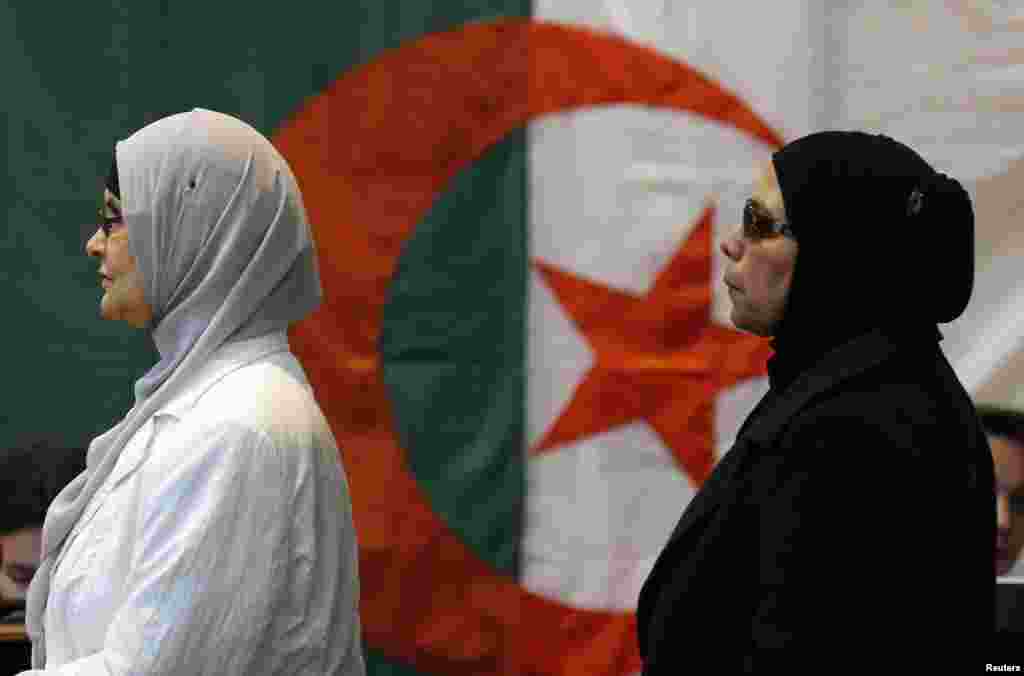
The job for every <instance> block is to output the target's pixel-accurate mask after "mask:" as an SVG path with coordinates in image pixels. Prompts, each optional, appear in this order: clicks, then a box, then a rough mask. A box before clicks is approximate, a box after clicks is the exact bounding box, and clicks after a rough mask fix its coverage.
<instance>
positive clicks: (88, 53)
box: [0, 0, 530, 676]
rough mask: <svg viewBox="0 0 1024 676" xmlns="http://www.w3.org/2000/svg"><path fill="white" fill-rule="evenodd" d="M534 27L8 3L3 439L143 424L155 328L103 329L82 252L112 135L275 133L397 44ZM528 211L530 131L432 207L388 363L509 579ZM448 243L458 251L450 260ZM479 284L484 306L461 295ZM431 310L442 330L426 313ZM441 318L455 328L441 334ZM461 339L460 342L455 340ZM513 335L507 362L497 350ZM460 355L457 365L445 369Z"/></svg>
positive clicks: (424, 474)
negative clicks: (505, 296) (131, 412)
mask: <svg viewBox="0 0 1024 676" xmlns="http://www.w3.org/2000/svg"><path fill="white" fill-rule="evenodd" d="M529 14H530V3H529V2H528V1H527V0H480V1H478V2H454V1H449V0H445V1H444V2H440V1H438V2H417V3H411V2H404V3H400V2H398V0H362V2H359V3H352V2H338V3H321V2H313V1H311V0H306V1H303V0H297V1H296V2H291V3H288V4H287V5H284V6H263V5H240V4H238V3H219V2H195V1H188V0H186V1H185V2H176V3H171V2H169V0H161V1H159V2H152V1H150V2H125V1H120V2H118V1H115V0H107V1H104V0H101V1H100V2H93V3H68V4H62V5H60V7H59V8H55V6H53V5H51V4H47V3H29V2H12V1H11V0H6V1H2V2H0V62H2V63H3V64H4V80H5V81H4V85H5V92H4V106H3V111H2V112H0V116H2V117H0V120H2V122H3V123H4V124H3V129H4V130H5V131H6V139H5V140H6V142H5V148H6V153H5V157H6V162H7V180H6V181H4V182H2V183H0V205H2V206H0V209H3V210H4V211H5V222H4V225H3V227H2V228H0V257H2V259H0V283H3V285H4V288H5V290H6V293H5V302H4V322H3V325H4V328H5V331H4V338H3V347H4V351H5V354H6V356H7V360H6V364H7V368H6V375H7V378H6V382H7V390H6V396H5V397H4V406H3V408H2V413H0V445H12V444H14V443H18V442H19V441H20V440H24V439H31V438H33V437H34V436H35V435H36V434H42V433H45V434H46V435H47V436H48V437H50V438H52V437H54V436H56V437H58V438H60V439H62V440H65V441H66V442H67V443H70V444H76V443H77V444H82V445H84V444H85V443H87V442H88V440H89V439H91V438H92V437H93V436H95V435H96V434H98V433H100V432H102V431H104V430H106V429H107V428H108V427H109V426H110V425H111V424H113V423H114V422H115V421H116V420H118V419H120V418H121V417H122V416H123V415H124V414H125V413H126V412H127V410H128V409H129V408H130V407H131V405H132V385H133V383H134V382H135V380H136V379H137V378H138V377H139V376H141V375H142V374H143V373H145V372H146V371H147V370H148V369H149V367H150V366H151V365H152V364H153V363H154V362H155V361H156V359H157V356H156V354H155V352H154V350H153V347H152V343H151V342H150V340H149V338H148V337H147V336H146V335H145V334H144V333H143V332H139V331H136V330H134V329H131V328H130V327H128V326H127V325H124V324H122V323H112V322H104V321H102V320H100V319H99V315H98V311H99V299H100V297H101V295H102V292H101V289H100V286H99V284H98V283H97V282H98V275H97V268H98V265H97V263H96V262H95V261H93V260H90V259H88V258H87V257H86V256H85V255H84V252H83V249H84V243H85V228H84V227H83V225H84V224H86V223H91V222H92V220H93V219H94V216H95V211H96V207H97V205H98V199H99V195H100V192H101V190H102V180H103V178H104V177H105V176H106V172H107V169H108V168H109V163H110V157H111V152H112V149H113V144H114V142H115V141H116V140H118V139H121V138H124V137H125V136H126V135H128V134H129V133H131V132H132V131H134V130H136V129H138V128H139V127H141V126H143V125H145V124H147V123H149V122H151V121H153V120H155V119H158V118H160V117H163V116H164V115H167V114H170V113H174V112H179V111H182V110H187V109H189V108H192V107H195V106H201V107H204V108H210V109H214V110H219V111H223V112H226V113H230V114H233V115H237V116H239V117H241V118H242V119H244V120H246V121H247V122H249V123H251V124H253V125H254V126H255V127H256V128H258V129H259V130H260V131H262V132H264V133H265V134H268V135H271V134H272V133H273V131H274V129H275V128H276V127H277V126H278V125H279V124H280V123H281V122H282V121H283V120H284V119H286V118H287V117H288V116H289V115H290V114H291V113H292V111H294V110H295V109H296V108H297V107H298V106H300V105H301V104H302V102H303V101H305V100H306V99H308V98H309V97H312V96H315V95H316V94H317V93H319V92H320V91H322V90H323V88H324V87H325V86H326V85H328V84H329V83H330V82H331V81H333V80H334V79H335V78H337V77H338V76H340V75H341V74H343V73H344V72H345V71H347V70H349V69H350V68H352V67H353V66H355V65H358V64H360V63H364V62H366V61H368V60H371V59H373V58H374V57H375V56H377V55H378V54H379V53H380V52H381V51H382V50H385V49H391V48H394V47H397V46H399V45H400V44H402V43H403V42H405V41H408V40H411V39H415V38H417V37H419V36H420V35H423V34H427V33H432V32H437V31H442V30H449V29H451V28H454V27H455V26H457V25H459V24H462V23H464V22H466V21H479V20H488V19H494V18H498V17H501V16H527V15H529ZM300 178H301V177H300ZM525 199H526V198H525V140H524V136H523V135H522V134H518V135H516V136H515V137H514V138H511V139H509V140H508V141H506V142H504V143H503V144H501V146H500V147H499V148H496V149H495V150H494V151H492V152H491V153H489V154H488V155H487V157H485V158H484V159H483V160H482V161H481V162H480V163H479V164H478V165H477V166H475V167H472V168H470V169H469V170H467V171H466V172H464V173H463V175H461V176H460V177H459V178H458V179H457V180H456V181H455V182H454V184H453V186H452V188H451V190H449V191H448V193H447V194H445V195H444V196H442V198H441V199H440V200H439V201H438V203H437V204H436V205H435V208H434V209H433V210H432V212H431V214H430V215H429V217H428V218H427V219H426V222H425V223H424V224H423V227H422V228H421V232H420V233H418V234H417V235H416V237H414V239H413V240H412V241H411V242H410V243H409V247H408V253H407V257H406V258H403V260H402V261H401V262H400V267H401V269H402V272H401V276H400V279H399V280H397V283H396V294H395V297H394V300H393V304H392V305H391V306H390V307H389V308H388V310H387V316H388V322H387V325H386V326H385V334H386V335H387V336H388V337H389V342H388V355H389V361H388V362H387V363H386V365H385V370H386V373H387V377H388V382H389V385H390V386H391V388H392V392H393V395H394V397H395V402H396V410H397V411H398V413H399V417H400V420H401V430H400V432H401V434H402V435H403V438H404V439H406V440H407V445H408V447H409V449H410V461H411V463H412V465H413V468H414V470H415V471H416V474H417V477H418V478H419V479H420V481H422V483H423V485H424V487H425V489H426V491H427V492H428V494H429V495H430V496H431V499H432V500H434V505H435V507H436V508H437V510H438V512H439V513H440V514H442V515H443V516H444V517H445V518H446V519H448V522H449V524H450V525H451V526H452V527H453V528H454V529H455V530H456V532H458V533H459V534H460V535H461V536H462V537H463V538H464V539H465V541H466V543H467V545H469V546H470V547H472V548H473V549H474V551H476V552H477V553H478V554H479V555H480V556H482V557H483V558H484V559H485V560H487V561H489V562H490V563H492V564H493V565H494V566H496V567H497V568H499V569H501V570H504V571H506V572H509V573H513V572H514V569H515V561H516V546H517V543H518V540H519V527H520V520H521V519H520V513H519V508H520V505H521V502H522V500H521V491H522V486H521V483H522V481H521V477H522V464H521V460H520V456H521V449H522V411H521V408H522V402H523V384H522V374H521V373H520V372H519V369H521V367H522V363H523V329H522V326H523V306H522V303H523V302H524V300H523V289H524V288H525V267H524V266H525V246H524V244H523V242H524V241H525V236H524V234H523V233H524V232H525V208H526V206H525ZM484 223H487V224H488V225H494V226H495V227H491V228H483V227H482V226H483V224H484ZM499 233H500V234H499ZM90 234H91V233H90ZM494 236H497V237H498V239H491V238H492V237H494ZM448 245H451V246H452V247H454V248H453V250H452V251H453V253H451V254H450V255H446V254H445V253H444V252H442V251H441V248H443V247H445V246H448ZM459 257H465V258H466V260H457V259H459ZM420 260H423V261H425V262H428V263H429V264H430V265H431V266H435V268H436V267H439V266H440V265H442V264H449V265H452V268H451V269H450V271H449V274H450V275H451V277H450V279H458V280H460V281H459V287H458V293H457V294H456V293H455V292H456V289H455V288H454V287H451V288H444V289H442V288H436V291H437V293H436V295H434V296H431V297H430V298H427V299H422V298H418V297H417V294H416V292H414V291H411V290H410V289H409V288H408V285H409V284H413V285H415V284H418V283H419V282H415V281H413V280H414V279H415V278H417V277H419V273H417V272H416V270H415V268H416V267H417V266H416V265H415V262H418V261H420ZM481 260H482V261H484V264H482V265H481V264H480V263H479V261H481ZM498 266H500V267H498ZM516 266H518V267H516ZM498 270H500V271H501V272H500V273H499V272H498ZM499 274H500V275H501V277H500V279H499V278H498V275H499ZM490 278H493V279H490ZM481 279H487V280H488V284H486V285H481V284H480V280H481ZM433 284H435V285H436V284H437V283H436V282H435V283H433ZM466 286H472V287H473V293H472V294H466V296H465V297H463V295H462V292H463V291H464V290H465V289H464V287H466ZM478 286H479V288H477V287H478ZM505 292H509V293H512V292H515V293H518V294H519V295H518V296H514V297H515V298H517V300H516V301H515V303H518V304H519V305H518V306H516V305H515V303H513V305H508V304H506V301H500V302H499V301H498V300H496V298H497V297H498V295H499V294H500V293H505ZM427 307H430V308H431V309H435V310H437V311H438V312H439V313H440V314H439V315H438V317H436V318H434V319H429V318H425V317H424V313H423V312H422V311H421V310H423V309H424V308H427ZM496 309H497V310H498V311H495V310H496ZM412 310H416V311H412ZM491 314H493V315H494V316H490V315H491ZM478 315H481V316H478ZM441 317H447V318H448V319H452V318H454V317H457V318H458V319H459V324H458V326H457V327H451V326H448V327H445V326H444V322H445V321H447V320H443V319H441ZM410 321H416V322H418V324H417V326H416V330H417V331H419V330H420V328H421V327H422V326H426V327H430V329H429V330H428V329H424V333H423V341H425V342H423V341H421V340H419V337H418V336H412V337H410V336H403V335H402V332H403V331H404V330H406V328H408V326H409V322H410ZM439 322H440V323H439ZM446 328H447V329H448V330H450V331H451V336H450V337H451V340H452V345H458V349H453V347H452V345H448V346H447V347H445V346H444V345H443V344H442V343H441V342H440V340H439V339H440V338H442V337H444V330H445V329H446ZM499 339H500V340H501V341H503V342H501V343H500V344H501V346H502V348H501V349H500V350H493V351H492V353H491V354H487V352H486V351H485V350H483V349H482V345H483V344H485V343H487V342H490V343H491V344H492V348H493V347H494V346H495V345H498V344H499V342H498V341H499ZM445 351H447V354H449V355H451V354H457V355H459V356H460V359H459V360H457V361H455V362H451V363H448V364H445V363H443V361H444V359H443V356H442V355H443V354H444V353H445ZM417 355H419V356H417ZM423 355H426V356H425V357H424V356H423ZM466 383H471V384H470V385H468V386H467V385H466ZM427 391H429V392H431V393H432V395H431V399H430V400H429V402H427V403H426V404H425V405H424V400H423V399H422V395H423V393H425V392H427ZM418 397H419V399H418ZM474 401H475V402H477V404H478V405H477V406H475V407H474V406H473V405H472V404H473V402H474ZM417 402H419V403H417ZM428 416H429V419H436V418H435V417H436V416H449V418H447V419H448V420H450V421H451V424H448V425H442V426H435V427H436V429H432V427H431V426H430V425H427V424H426V423H425V421H426V420H427V419H428ZM492 462H493V463H496V464H494V465H492V464H491V463H492ZM449 491H450V494H449ZM369 664H370V666H371V668H370V674H373V675H374V676H383V675H387V676H412V675H413V674H414V673H415V672H413V671H412V670H410V669H409V668H407V667H403V666H400V665H396V664H391V663H389V662H387V661H386V660H383V659H381V658H380V657H379V656H378V655H375V654H373V653H372V651H371V653H370V659H369Z"/></svg>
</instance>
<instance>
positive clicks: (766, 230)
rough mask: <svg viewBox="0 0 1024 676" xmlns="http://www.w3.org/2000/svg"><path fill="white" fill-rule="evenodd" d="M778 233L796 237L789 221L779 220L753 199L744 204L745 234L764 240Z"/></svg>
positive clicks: (754, 238)
mask: <svg viewBox="0 0 1024 676" xmlns="http://www.w3.org/2000/svg"><path fill="white" fill-rule="evenodd" d="M776 235H782V236H784V237H789V238H791V239H796V234H795V233H794V232H793V228H792V227H790V225H789V224H788V223H783V222H781V221H777V220H775V219H774V218H772V216H771V215H770V214H768V213H767V212H766V211H765V210H764V208H763V207H761V206H760V205H759V204H758V203H757V202H755V201H754V200H753V199H748V200H747V203H746V204H745V205H744V206H743V236H744V237H746V238H747V239H749V240H754V241H757V240H762V239H768V238H770V237H775V236H776Z"/></svg>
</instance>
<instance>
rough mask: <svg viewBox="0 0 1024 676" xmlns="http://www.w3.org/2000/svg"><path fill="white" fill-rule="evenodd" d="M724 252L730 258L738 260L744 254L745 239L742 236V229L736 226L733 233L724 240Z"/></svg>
mask: <svg viewBox="0 0 1024 676" xmlns="http://www.w3.org/2000/svg"><path fill="white" fill-rule="evenodd" d="M721 248H722V253H723V254H725V255H726V257H728V258H729V259H730V260H733V261H738V260H739V259H740V258H741V257H742V256H743V241H742V238H741V237H740V229H739V227H736V228H735V229H734V230H733V231H732V233H731V234H730V235H729V236H728V237H727V238H726V239H725V240H724V241H723V242H722V247H721Z"/></svg>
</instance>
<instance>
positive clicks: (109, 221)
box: [97, 207, 124, 237]
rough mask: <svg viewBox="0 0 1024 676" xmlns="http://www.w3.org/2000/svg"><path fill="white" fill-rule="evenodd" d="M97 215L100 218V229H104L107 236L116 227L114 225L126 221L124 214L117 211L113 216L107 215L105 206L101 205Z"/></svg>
mask: <svg viewBox="0 0 1024 676" xmlns="http://www.w3.org/2000/svg"><path fill="white" fill-rule="evenodd" d="M97 215H98V216H99V219H100V220H99V223H97V225H98V226H99V228H100V230H102V231H103V235H104V236H105V237H110V231H111V230H113V229H114V226H115V225H116V224H118V223H124V216H122V215H121V214H120V213H115V214H114V215H113V216H107V215H106V214H104V213H103V207H100V209H99V211H98V213H97Z"/></svg>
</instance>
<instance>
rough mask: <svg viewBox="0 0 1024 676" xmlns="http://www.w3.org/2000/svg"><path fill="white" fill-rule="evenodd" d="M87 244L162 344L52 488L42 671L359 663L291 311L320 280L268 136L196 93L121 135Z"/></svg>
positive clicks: (340, 479) (330, 452) (225, 671)
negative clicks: (104, 426)
mask: <svg viewBox="0 0 1024 676" xmlns="http://www.w3.org/2000/svg"><path fill="white" fill-rule="evenodd" d="M105 198H106V200H105V208H104V211H105V212H106V213H105V214H103V216H104V221H103V225H102V226H101V227H100V230H98V231H97V232H96V234H95V235H94V236H93V237H92V239H90V241H89V243H88V245H87V251H88V253H89V254H90V255H92V256H95V257H96V258H98V259H99V261H100V274H101V275H102V277H103V280H102V284H103V287H104V289H105V294H104V297H103V301H102V303H101V313H102V315H103V316H104V317H105V318H108V319H122V320H124V321H127V322H129V323H131V324H132V325H134V326H137V327H146V328H148V329H149V330H150V331H151V333H152V336H153V340H154V341H155V343H156V347H157V349H158V350H159V353H160V357H161V358H160V361H159V363H157V364H156V366H154V367H153V368H152V369H151V370H150V371H149V372H148V373H147V374H146V375H145V376H143V377H142V378H141V379H140V380H139V381H138V382H137V383H136V384H135V406H134V407H133V408H132V410H131V411H130V412H129V413H128V415H127V416H126V417H125V418H124V419H123V420H122V421H121V422H119V423H118V424H117V425H116V426H114V427H113V428H112V429H110V430H109V431H107V432H106V433H104V434H103V435H101V436H99V437H97V438H96V439H94V440H93V442H92V443H91V445H90V446H89V451H88V455H87V469H86V471H85V472H84V473H82V474H81V475H79V477H78V478H77V479H75V481H73V482H72V483H71V484H70V485H69V486H68V487H67V488H66V489H65V490H64V491H63V492H62V493H61V494H60V495H59V496H58V497H57V499H56V500H55V501H54V502H53V504H52V505H51V507H50V509H49V512H48V514H47V517H46V522H45V525H44V528H43V545H42V562H41V566H40V569H39V572H38V573H37V574H36V576H35V578H34V580H33V582H32V585H31V588H30V590H29V594H28V602H27V609H26V610H27V626H28V631H29V635H30V636H31V638H32V643H33V660H32V661H33V667H34V670H33V671H29V672H25V673H30V674H43V673H45V674H51V673H52V674H82V675H92V674H97V675H99V674H104V675H120V674H149V675H151V676H153V675H158V674H189V675H190V676H197V675H200V674H210V675H216V676H226V675H231V674H238V675H243V674H244V675H245V676H254V675H257V674H267V675H270V674H273V675H280V674H344V675H346V676H348V675H357V676H361V675H362V674H364V672H365V667H364V663H363V657H362V653H361V645H360V629H359V618H358V597H359V585H358V576H357V561H358V558H357V549H356V541H355V531H354V529H353V524H352V514H351V502H350V499H349V493H348V486H347V483H346V479H345V475H344V472H343V470H342V467H341V464H340V460H339V455H338V448H337V445H336V442H335V440H334V437H333V435H332V433H331V431H330V428H329V427H328V424H327V421H326V420H325V418H324V416H323V414H322V412H321V410H320V408H319V406H318V405H317V402H316V400H315V399H314V397H313V392H312V390H311V388H310V386H309V383H308V381H307V379H306V377H305V374H304V372H303V370H302V367H301V366H300V365H299V363H298V361H297V360H296V358H295V357H294V356H293V355H292V354H291V352H290V351H289V347H288V338H287V328H288V326H289V324H291V323H293V322H296V321H298V320H300V319H302V318H303V317H305V316H306V315H307V314H309V313H310V312H312V311H313V309H314V308H316V307H317V305H318V304H319V302H320V299H321V289H320V280H319V275H318V272H317V264H316V258H315V252H314V245H313V241H312V236H311V233H310V228H309V224H308V222H307V220H306V214H305V209H304V207H303V204H302V197H301V194H300V192H299V188H298V185H297V184H296V181H295V178H294V176H293V175H292V172H291V170H290V168H289V167H288V165H287V163H286V162H285V160H284V158H282V157H281V155H280V154H279V153H278V152H277V151H276V150H275V149H274V148H273V146H272V145H271V144H270V142H269V141H267V139H266V138H264V137H263V136H262V135H260V134H259V133H258V132H256V131H255V130H254V129H253V128H251V127H249V126H248V125H246V124H244V123H242V122H240V121H239V120H237V119H235V118H232V117H229V116H227V115H223V114H220V113H214V112H211V111H207V110H201V109H195V110H192V111H190V112H187V113H181V114H178V115H173V116H170V117H167V118H164V119H162V120H159V121H157V122H155V123H153V124H151V125H149V126H147V127H145V128H144V129H142V130H140V131H138V132H136V133H135V134H134V135H132V136H131V137H130V138H128V139H127V140H125V141H121V142H120V143H118V144H117V147H116V152H115V162H114V171H112V180H108V189H107V192H106V195H105Z"/></svg>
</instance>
